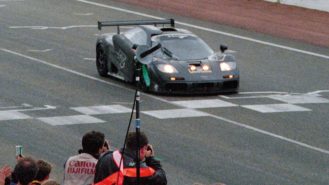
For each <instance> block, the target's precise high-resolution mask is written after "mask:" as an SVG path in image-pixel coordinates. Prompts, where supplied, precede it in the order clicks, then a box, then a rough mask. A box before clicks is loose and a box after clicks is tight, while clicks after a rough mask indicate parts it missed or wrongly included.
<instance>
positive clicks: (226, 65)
mask: <svg viewBox="0 0 329 185" xmlns="http://www.w3.org/2000/svg"><path fill="white" fill-rule="evenodd" d="M220 69H221V71H231V70H234V69H236V63H235V62H221V63H220Z"/></svg>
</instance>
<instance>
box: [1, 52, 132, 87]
mask: <svg viewBox="0 0 329 185" xmlns="http://www.w3.org/2000/svg"><path fill="white" fill-rule="evenodd" d="M0 50H1V51H4V52H7V53H11V54H13V55H16V56H20V57H23V58H26V59H29V60H32V61H35V62H38V63H41V64H45V65H48V66H51V67H54V68H56V69H60V70H63V71H66V72H69V73H73V74H76V75H78V76H82V77H85V78H88V79H91V80H95V81H98V82H102V83H105V84H108V85H112V86H114V87H118V88H122V89H127V90H130V91H132V90H131V89H128V88H124V87H122V86H120V85H117V84H114V83H111V82H108V81H105V80H102V79H99V78H96V77H93V76H89V75H86V74H83V73H80V72H77V71H74V70H71V69H67V68H65V67H62V66H59V65H56V64H52V63H49V62H46V61H44V60H40V59H37V58H34V57H31V56H27V55H24V54H21V53H17V52H15V51H11V50H8V49H4V48H0Z"/></svg>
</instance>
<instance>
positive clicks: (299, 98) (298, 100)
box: [268, 94, 329, 104]
mask: <svg viewBox="0 0 329 185" xmlns="http://www.w3.org/2000/svg"><path fill="white" fill-rule="evenodd" d="M268 97H269V98H271V99H274V100H279V101H282V102H286V103H291V104H306V103H329V100H328V99H326V98H322V97H318V96H316V95H310V94H307V95H272V96H268Z"/></svg>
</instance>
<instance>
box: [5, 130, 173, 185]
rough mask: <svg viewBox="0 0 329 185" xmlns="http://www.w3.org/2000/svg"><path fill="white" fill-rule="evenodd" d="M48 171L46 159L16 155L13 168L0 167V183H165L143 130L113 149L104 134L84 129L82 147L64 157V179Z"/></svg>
mask: <svg viewBox="0 0 329 185" xmlns="http://www.w3.org/2000/svg"><path fill="white" fill-rule="evenodd" d="M137 139H138V140H137ZM136 165H137V167H138V168H136ZM51 170H52V166H51V164H50V163H49V162H47V161H45V160H35V159H33V158H32V157H24V156H17V164H16V165H15V167H14V169H11V167H10V166H8V165H4V166H2V167H1V168H0V185H59V184H62V185H135V184H140V185H166V184H167V179H166V173H165V171H164V170H163V169H162V166H161V164H160V161H159V160H157V159H156V158H155V152H154V149H153V146H152V145H151V144H149V141H148V138H147V136H146V135H145V133H143V132H140V133H139V134H137V133H136V132H130V133H128V135H127V138H126V143H125V147H123V148H121V149H119V150H115V151H112V150H111V149H110V143H109V141H108V140H106V139H105V135H104V134H103V133H101V132H97V131H90V132H87V133H86V134H84V135H83V137H82V149H80V150H79V151H78V154H76V155H73V156H71V157H69V158H68V159H67V160H66V162H65V164H64V172H63V179H62V180H61V181H58V180H54V179H51V178H50V174H51ZM138 177H139V178H138ZM59 182H60V183H59Z"/></svg>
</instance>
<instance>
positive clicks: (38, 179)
mask: <svg viewBox="0 0 329 185" xmlns="http://www.w3.org/2000/svg"><path fill="white" fill-rule="evenodd" d="M37 166H38V169H39V170H38V173H37V175H36V176H35V178H34V180H33V181H32V185H41V183H42V182H43V181H45V180H47V179H48V178H49V174H50V172H51V165H50V164H49V163H48V162H46V161H44V160H38V161H37Z"/></svg>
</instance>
